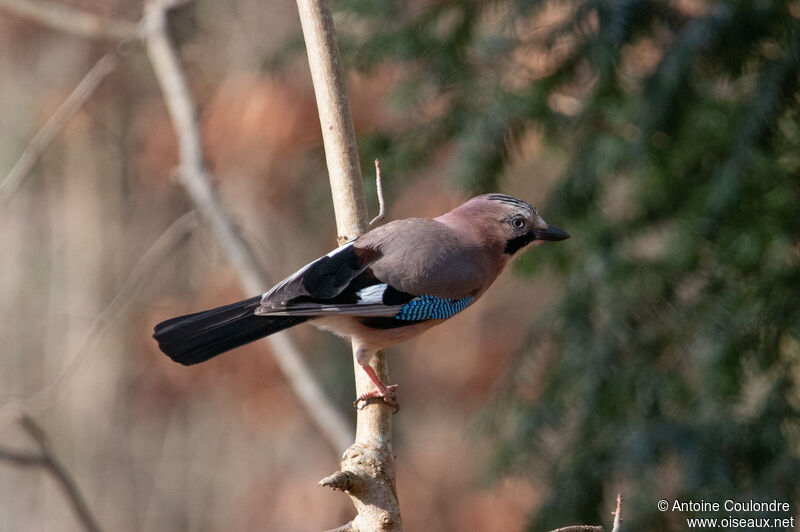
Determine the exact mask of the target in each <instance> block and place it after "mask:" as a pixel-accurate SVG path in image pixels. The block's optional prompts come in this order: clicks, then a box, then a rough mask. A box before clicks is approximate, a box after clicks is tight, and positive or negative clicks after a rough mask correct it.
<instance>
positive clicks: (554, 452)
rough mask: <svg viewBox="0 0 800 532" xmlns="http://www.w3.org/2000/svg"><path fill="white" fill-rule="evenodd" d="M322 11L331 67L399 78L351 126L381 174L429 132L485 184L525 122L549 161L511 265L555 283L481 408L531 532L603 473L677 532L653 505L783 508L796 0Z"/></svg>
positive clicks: (464, 173) (398, 167) (583, 508)
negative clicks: (375, 122)
mask: <svg viewBox="0 0 800 532" xmlns="http://www.w3.org/2000/svg"><path fill="white" fill-rule="evenodd" d="M334 7H335V10H336V16H337V17H339V19H338V22H339V23H338V29H339V31H340V35H339V39H340V44H341V47H342V49H343V53H344V56H345V60H346V61H347V63H348V65H350V66H351V67H352V68H356V69H360V70H370V69H375V68H377V67H379V66H383V65H403V66H404V67H405V68H406V69H407V71H408V72H410V75H407V76H405V77H404V78H403V81H402V82H401V83H399V84H398V85H397V86H396V88H395V89H394V91H393V93H392V98H393V100H392V101H393V104H394V105H395V106H396V107H397V108H398V109H402V110H405V112H406V113H407V117H408V118H407V120H405V121H404V123H403V124H401V125H400V126H398V125H397V124H395V125H394V126H393V127H392V128H391V130H387V131H376V132H373V133H371V134H369V135H367V136H365V137H364V138H362V140H361V142H362V150H361V153H362V154H365V159H366V158H368V157H370V156H374V155H375V154H376V153H380V154H381V157H382V160H383V162H384V164H385V166H386V167H387V168H392V172H393V173H396V174H397V175H403V173H405V172H411V171H412V170H414V169H417V168H419V167H421V166H424V165H426V164H428V163H429V162H430V161H431V156H432V155H434V154H435V153H441V150H440V148H448V149H450V151H449V152H448V153H449V160H450V161H451V163H450V164H451V170H452V175H454V176H455V179H456V180H457V181H458V182H459V184H461V185H462V186H463V187H465V188H466V189H469V190H472V191H486V190H495V189H498V188H501V187H500V186H499V185H498V180H500V179H502V175H503V168H504V164H505V163H506V161H507V160H508V156H509V152H510V151H512V150H513V149H514V146H515V145H516V144H517V143H518V142H519V140H520V139H521V138H522V136H523V134H525V133H526V132H528V131H530V130H536V131H539V132H541V133H542V134H543V136H544V138H545V140H546V142H547V144H548V146H550V147H551V150H552V151H553V152H555V153H557V154H559V156H560V157H563V158H565V159H566V160H567V161H568V166H567V168H568V169H567V171H566V172H565V174H564V175H563V178H562V179H561V180H560V181H559V184H558V186H557V188H556V190H555V192H554V193H553V194H552V196H551V198H550V200H549V202H548V203H547V205H544V206H542V210H543V212H546V213H548V217H550V218H553V219H557V220H558V222H559V223H558V225H562V224H563V227H564V228H565V229H567V230H568V231H569V232H570V233H571V234H572V235H573V238H572V239H571V240H569V241H567V243H565V244H561V245H558V246H545V247H544V248H542V249H541V250H539V251H537V252H536V253H531V254H528V255H526V256H525V258H524V259H522V260H523V263H522V268H521V269H522V270H523V271H525V272H528V273H530V272H534V271H536V270H537V269H538V268H539V267H540V266H541V265H543V264H550V265H551V267H552V268H551V270H552V271H553V272H554V273H556V274H557V275H561V276H563V278H564V283H565V290H564V293H563V297H562V298H561V300H560V303H559V304H558V305H556V306H555V307H553V308H552V309H551V311H550V312H549V313H548V315H547V316H545V317H543V319H542V320H540V322H539V324H538V325H537V327H536V329H535V330H534V331H532V332H531V335H530V342H529V343H528V344H527V346H526V347H525V352H524V354H523V356H522V357H521V362H520V366H519V367H518V368H517V369H516V371H515V375H516V376H515V377H514V378H509V382H508V384H509V386H508V394H507V395H506V396H505V397H504V398H503V399H501V400H499V401H498V404H497V405H496V407H495V408H494V409H493V411H492V413H491V416H490V418H491V421H490V427H491V428H492V430H496V431H497V432H498V434H499V437H498V450H497V454H496V462H495V464H494V467H495V472H496V473H498V474H501V473H509V472H513V473H516V474H519V473H521V472H527V474H529V475H531V476H532V477H534V478H535V479H536V481H537V483H538V484H539V485H541V486H544V487H546V488H547V490H548V494H547V496H546V500H545V502H544V505H543V507H542V508H541V509H539V511H538V512H537V514H536V515H533V516H531V525H530V526H531V529H532V530H542V529H549V528H556V527H557V526H563V525H564V524H569V523H573V522H584V523H598V522H607V521H608V519H607V515H608V510H609V507H608V506H609V504H610V502H611V501H612V500H613V496H615V495H616V490H619V489H621V490H623V491H624V496H625V497H626V502H625V518H626V528H627V529H628V530H662V529H670V528H673V529H679V530H683V529H684V528H685V524H684V523H682V522H678V521H676V517H677V516H675V515H672V514H670V513H669V512H666V513H661V512H659V511H657V509H656V504H655V503H656V501H657V500H658V499H661V498H667V499H673V498H678V499H682V500H688V499H695V500H698V499H706V500H711V501H723V500H724V499H726V498H734V499H748V498H750V497H753V498H755V499H758V500H762V499H773V498H776V499H778V500H780V501H789V502H792V503H793V512H794V513H795V514H796V512H797V506H796V505H797V503H798V501H800V493H799V492H798V486H800V483H798V481H797V479H798V478H800V303H799V301H800V268H799V267H798V264H799V263H800V209H799V208H798V207H799V206H800V179H798V178H799V177H800V120H799V119H800V92H798V88H799V87H798V86H799V84H800V75H799V74H798V72H800V20H798V17H800V14H799V11H800V8H798V6H797V3H796V2H794V3H792V2H778V1H728V2H702V1H696V2H659V1H647V0H619V1H597V0H574V1H572V2H546V1H535V0H498V1H485V2H481V1H475V0H472V1H441V2H432V3H427V2H426V3H423V4H422V5H419V3H407V2H400V1H393V0H339V1H338V2H336V3H335V4H334ZM537 56H539V57H541V58H542V59H541V61H540V63H543V64H545V67H541V66H539V67H534V66H531V64H530V62H526V61H527V59H529V58H531V57H537ZM423 107H424V108H426V109H427V111H426V112H424V113H423V112H419V113H415V111H414V110H415V109H420V108H423ZM431 108H433V109H435V111H434V112H431V111H430V109H431ZM364 167H365V168H367V167H369V166H368V163H367V161H365V164H364ZM717 517H724V516H723V515H720V516H717ZM783 517H787V516H783ZM676 527H677V528H676Z"/></svg>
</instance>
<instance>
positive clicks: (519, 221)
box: [511, 216, 525, 229]
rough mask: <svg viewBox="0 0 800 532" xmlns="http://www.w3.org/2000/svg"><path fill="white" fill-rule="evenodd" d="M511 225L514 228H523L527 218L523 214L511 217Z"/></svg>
mask: <svg viewBox="0 0 800 532" xmlns="http://www.w3.org/2000/svg"><path fill="white" fill-rule="evenodd" d="M511 227H513V228H514V229H522V228H523V227H525V219H524V218H522V216H515V217H514V218H512V219H511Z"/></svg>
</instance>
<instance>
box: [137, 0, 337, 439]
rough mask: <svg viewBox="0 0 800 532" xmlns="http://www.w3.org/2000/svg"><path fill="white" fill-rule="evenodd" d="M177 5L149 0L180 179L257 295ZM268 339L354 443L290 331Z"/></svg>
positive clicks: (264, 284)
mask: <svg viewBox="0 0 800 532" xmlns="http://www.w3.org/2000/svg"><path fill="white" fill-rule="evenodd" d="M174 5H175V2H174V1H169V0H153V1H150V2H147V3H146V4H145V16H144V20H143V27H144V32H145V37H144V38H145V42H146V47H147V53H148V56H149V57H150V62H151V64H152V66H153V70H154V72H155V75H156V78H157V80H158V83H159V85H160V86H161V91H162V92H163V94H164V101H165V103H166V105H167V109H168V110H169V114H170V117H171V119H172V124H173V127H174V128H175V133H176V136H177V137H178V149H179V157H180V166H179V168H178V170H179V172H178V178H179V180H180V182H181V184H182V185H183V187H184V189H185V190H186V192H187V193H188V194H189V197H190V198H191V199H192V202H193V203H194V205H195V207H196V208H197V211H198V212H199V213H200V214H201V216H202V217H203V218H204V219H205V221H206V222H207V223H208V224H209V226H210V227H211V230H212V232H213V233H214V235H215V237H216V239H217V241H218V242H219V244H220V246H221V247H222V249H223V251H224V253H225V255H226V256H227V257H228V260H230V261H231V264H232V265H233V267H234V268H235V270H236V271H237V273H238V275H239V280H240V282H241V285H242V287H243V288H244V290H245V292H247V293H248V294H257V293H259V292H262V291H263V290H265V289H266V288H268V287H269V286H270V283H269V282H268V280H267V279H266V277H265V275H264V274H263V270H262V268H261V267H260V265H259V264H258V261H257V260H256V258H255V255H254V254H253V251H252V249H251V247H250V245H249V244H248V243H247V242H246V241H245V240H244V239H243V238H242V236H241V235H240V234H239V233H238V232H237V230H236V227H235V225H234V223H233V221H232V218H231V216H230V214H229V213H228V212H227V210H226V208H225V207H224V205H223V204H222V201H221V200H220V198H219V195H218V194H217V192H216V190H215V189H214V187H213V186H212V184H211V183H212V178H211V175H210V173H209V172H208V170H207V169H206V166H205V161H204V157H203V149H202V144H201V140H200V134H199V126H198V124H197V118H196V116H195V107H194V103H193V102H192V98H191V95H190V91H189V88H188V86H187V84H186V78H185V76H184V74H183V70H182V69H181V66H180V61H179V59H178V54H177V52H176V50H175V48H174V46H173V44H172V42H171V40H170V37H169V35H168V33H167V11H168V10H169V9H170V7H172V6H174ZM265 341H266V342H267V343H268V344H269V345H270V347H271V352H272V353H273V355H274V357H275V360H276V361H277V363H278V366H279V367H280V368H281V370H282V371H283V374H284V375H285V376H286V378H287V380H288V381H289V384H290V386H291V387H292V389H293V391H294V392H295V394H296V395H297V397H298V398H299V400H300V402H301V403H302V404H303V406H304V407H305V409H306V411H307V412H308V415H309V417H310V418H311V419H312V421H313V422H314V423H315V424H316V425H317V427H318V428H319V429H320V431H321V432H322V434H323V435H324V436H325V438H326V439H327V440H328V442H329V443H330V444H331V446H332V447H333V448H334V449H336V450H337V451H340V450H341V449H343V448H345V447H346V446H347V445H348V443H349V441H350V437H349V434H350V433H351V428H350V423H349V422H348V421H347V419H346V418H345V417H344V415H343V414H342V413H341V412H340V411H339V410H337V409H336V408H334V406H333V405H332V404H331V402H330V401H329V400H328V398H327V397H326V395H325V393H324V392H323V390H322V389H321V387H320V385H319V383H318V382H317V380H316V379H315V377H314V376H313V374H312V373H311V370H310V369H309V368H308V365H307V364H306V363H305V361H304V360H303V357H302V355H301V353H300V352H299V351H298V349H297V348H296V347H295V345H294V344H293V343H292V342H291V340H290V339H289V337H288V336H286V334H285V333H280V334H275V335H272V336H269V337H268V338H267V339H266V340H265Z"/></svg>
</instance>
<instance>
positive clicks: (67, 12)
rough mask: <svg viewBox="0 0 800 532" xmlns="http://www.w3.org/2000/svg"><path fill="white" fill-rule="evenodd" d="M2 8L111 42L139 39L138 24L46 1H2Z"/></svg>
mask: <svg viewBox="0 0 800 532" xmlns="http://www.w3.org/2000/svg"><path fill="white" fill-rule="evenodd" d="M0 9H5V10H6V11H8V12H10V13H13V14H14V15H18V16H21V17H25V18H27V19H30V20H33V21H34V22H38V23H39V24H42V25H44V26H48V27H50V28H53V29H56V30H60V31H63V32H65V33H70V34H72V35H77V36H78V37H85V38H88V39H98V40H107V41H121V40H125V39H135V38H136V37H137V35H138V28H137V25H136V23H134V22H128V21H127V20H118V19H110V18H106V17H101V16H98V15H93V14H92V13H86V12H85V11H81V10H78V9H74V8H71V7H67V6H65V5H63V4H61V3H58V2H46V1H43V0H0Z"/></svg>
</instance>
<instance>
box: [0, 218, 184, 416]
mask: <svg viewBox="0 0 800 532" xmlns="http://www.w3.org/2000/svg"><path fill="white" fill-rule="evenodd" d="M196 227H197V215H196V214H195V213H194V211H190V212H188V213H186V214H184V215H183V216H181V217H180V218H178V219H177V220H175V221H174V222H173V223H172V224H171V225H170V226H169V227H168V228H167V229H166V230H165V231H164V232H163V233H162V234H161V236H159V237H158V238H157V239H156V241H155V242H154V243H153V245H152V246H150V248H149V249H148V250H147V251H146V252H145V253H144V255H142V258H141V259H139V261H138V262H137V263H136V265H134V267H133V269H132V270H131V273H130V275H129V276H128V278H127V279H126V280H125V283H124V284H123V285H122V287H121V288H120V289H119V291H118V292H117V293H116V295H115V296H114V298H113V299H112V300H111V301H110V302H109V303H108V305H106V307H105V308H104V309H103V311H102V312H100V314H98V315H97V316H96V317H95V319H94V321H93V322H92V324H91V326H90V327H89V329H88V330H87V331H86V334H85V335H84V336H83V339H82V340H81V343H80V345H79V346H78V348H77V349H76V350H75V353H74V354H73V355H72V359H71V360H70V361H69V362H67V364H66V365H65V366H64V369H63V370H62V371H61V373H60V374H59V375H58V376H57V377H56V378H55V380H53V382H51V383H50V384H49V385H47V386H46V387H45V388H42V389H41V390H39V391H38V392H36V393H35V394H33V395H32V396H30V397H27V398H22V399H20V398H11V399H9V398H4V401H5V404H4V405H3V406H2V408H0V421H2V420H3V419H4V418H8V417H11V416H14V417H16V416H19V415H20V412H23V411H24V412H39V411H41V410H43V409H44V408H47V406H48V405H50V404H51V403H52V402H54V401H55V394H56V392H57V391H58V388H59V386H60V385H61V383H62V382H64V380H66V379H67V378H68V377H69V376H70V375H71V374H72V373H73V372H74V371H75V369H76V368H77V367H78V363H79V362H80V361H81V360H82V358H83V356H84V355H85V354H86V353H89V352H90V351H91V348H90V342H92V341H95V342H96V341H98V340H99V338H100V337H101V333H102V332H103V331H104V329H105V328H107V327H108V326H109V325H111V324H112V323H114V322H116V320H117V318H118V317H119V315H120V313H121V312H122V311H123V310H124V309H125V308H126V307H127V306H128V305H129V304H130V303H131V301H133V300H134V299H135V298H134V297H133V295H134V294H135V293H136V292H138V291H139V289H140V288H141V286H142V285H143V283H144V281H145V280H146V279H147V277H148V276H149V275H150V273H151V272H152V271H153V270H155V268H156V266H158V265H159V264H161V262H162V261H163V260H164V259H165V258H166V257H167V256H168V255H169V254H170V253H171V252H172V250H173V249H174V248H175V246H176V245H177V244H178V243H179V242H181V241H182V240H183V239H184V238H185V237H186V236H187V235H188V234H189V233H191V232H192V231H193V230H194V229H195V228H196Z"/></svg>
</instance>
